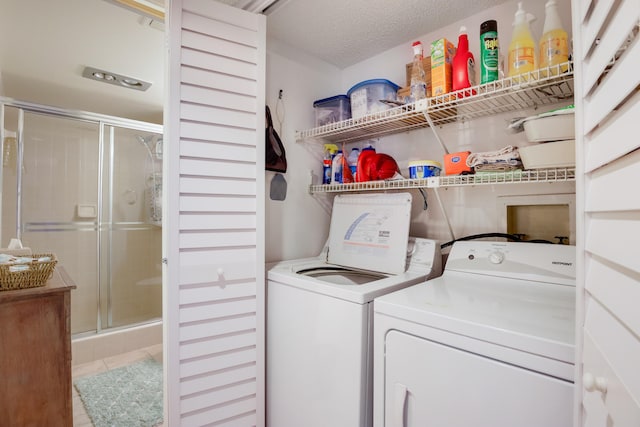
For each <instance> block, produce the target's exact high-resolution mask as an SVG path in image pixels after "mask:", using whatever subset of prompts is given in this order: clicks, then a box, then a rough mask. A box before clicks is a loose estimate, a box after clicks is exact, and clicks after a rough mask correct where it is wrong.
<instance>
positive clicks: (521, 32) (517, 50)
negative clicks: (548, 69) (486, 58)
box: [509, 2, 536, 77]
mask: <svg viewBox="0 0 640 427" xmlns="http://www.w3.org/2000/svg"><path fill="white" fill-rule="evenodd" d="M534 19H535V18H534V16H533V15H531V14H528V13H526V12H525V11H524V9H523V8H522V2H518V11H517V12H516V15H515V21H514V22H513V25H514V28H513V35H512V36H511V43H510V44H509V77H513V76H517V75H518V74H522V73H528V72H530V71H533V70H534V69H535V67H536V43H535V41H534V40H533V36H532V35H531V30H530V29H529V21H533V20H534Z"/></svg>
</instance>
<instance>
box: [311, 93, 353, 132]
mask: <svg viewBox="0 0 640 427" xmlns="http://www.w3.org/2000/svg"><path fill="white" fill-rule="evenodd" d="M350 104H351V102H350V100H349V97H348V96H347V95H336V96H332V97H330V98H324V99H319V100H317V101H315V102H314V103H313V108H314V109H315V113H316V127H317V126H324V125H328V124H330V123H335V122H341V121H342V120H347V119H350V118H351V105H350Z"/></svg>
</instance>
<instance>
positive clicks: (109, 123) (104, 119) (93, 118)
mask: <svg viewBox="0 0 640 427" xmlns="http://www.w3.org/2000/svg"><path fill="white" fill-rule="evenodd" d="M5 107H13V108H16V109H17V110H18V129H17V130H16V145H17V149H18V156H17V158H18V159H17V162H18V164H20V165H21V164H22V161H23V151H24V113H25V112H29V113H33V114H42V115H47V116H53V117H60V118H66V119H72V120H79V121H85V122H90V123H95V124H96V125H97V126H98V138H99V140H98V150H99V151H98V153H99V154H98V156H99V159H98V176H97V179H98V182H97V183H98V192H97V214H98V216H97V217H96V221H95V224H94V231H95V232H96V233H97V236H96V244H97V251H96V255H97V259H98V266H100V262H101V260H102V253H101V252H102V243H103V242H102V231H103V230H102V225H101V224H102V223H103V208H104V206H103V196H104V194H103V191H104V190H103V185H102V183H103V178H104V160H105V159H104V155H105V152H104V146H105V128H107V127H111V128H113V129H115V128H125V129H130V130H134V131H139V132H150V133H155V134H158V135H160V137H162V138H163V139H164V130H163V126H162V125H159V124H155V123H148V122H142V121H138V120H133V119H125V118H121V117H116V116H109V115H106V114H99V113H92V112H86V111H75V110H67V109H64V108H58V107H52V106H47V105H40V104H34V103H30V102H24V101H18V100H15V99H12V98H6V97H0V221H1V220H2V204H3V194H2V188H3V187H2V184H3V183H2V177H3V174H4V164H3V161H2V160H3V156H4V141H5V137H6V136H7V135H6V130H5V115H6V109H5ZM113 132H114V131H113V130H112V131H111V132H110V135H111V138H112V139H113ZM109 143H110V144H111V148H110V149H111V150H113V140H112V141H110V142H109ZM111 161H113V159H112V160H111ZM163 162H164V160H163ZM163 168H164V165H163ZM20 169H21V168H18V171H17V173H18V177H17V188H16V198H17V200H16V236H17V238H18V239H21V237H22V228H23V225H22V218H21V205H22V203H21V198H22V194H21V192H22V171H21V170H20ZM111 179H112V177H111ZM163 206H164V204H163ZM163 218H164V215H163ZM163 222H164V220H163ZM4 237H5V236H2V234H1V229H0V242H2V241H3V240H2V239H4ZM0 246H1V245H0ZM100 270H101V268H99V271H98V283H97V287H98V289H97V292H96V324H95V327H96V328H95V332H93V331H87V332H79V333H77V334H74V336H83V335H93V334H99V333H101V332H102V331H104V330H107V331H110V330H117V329H121V328H125V327H130V326H135V325H137V324H144V323H149V322H151V321H153V320H150V321H143V322H141V323H136V324H132V325H127V326H121V327H114V328H110V327H107V328H106V329H105V328H103V325H102V308H103V307H102V306H101V304H102V301H103V300H104V299H105V298H104V296H103V295H102V294H101V292H102V288H103V286H102V274H101V272H100ZM110 285H111V281H110V278H109V286H110ZM106 301H107V311H108V314H107V315H108V318H109V319H111V316H112V314H111V308H112V307H111V300H110V296H107V298H106Z"/></svg>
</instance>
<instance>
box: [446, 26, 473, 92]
mask: <svg viewBox="0 0 640 427" xmlns="http://www.w3.org/2000/svg"><path fill="white" fill-rule="evenodd" d="M452 66H453V78H452V81H453V90H454V91H456V90H460V89H465V88H468V87H471V86H475V84H476V83H475V79H476V71H475V61H474V59H473V54H472V53H471V52H470V51H469V38H468V36H467V28H466V27H460V34H459V35H458V48H457V50H456V54H455V56H454V57H453V64H452ZM458 96H461V95H460V94H458Z"/></svg>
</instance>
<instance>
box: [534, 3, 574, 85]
mask: <svg viewBox="0 0 640 427" xmlns="http://www.w3.org/2000/svg"><path fill="white" fill-rule="evenodd" d="M544 8H545V18H544V29H543V30H542V37H541V38H540V61H539V65H540V68H546V67H551V66H554V65H559V64H563V63H565V62H567V61H568V60H569V42H568V37H567V32H566V31H565V30H564V29H563V28H562V21H560V15H559V14H558V5H557V4H556V0H549V1H548V2H547V3H546V4H545V7H544ZM567 68H568V67H566V66H565V67H562V70H561V71H567ZM552 73H557V69H555V70H552Z"/></svg>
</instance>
